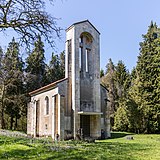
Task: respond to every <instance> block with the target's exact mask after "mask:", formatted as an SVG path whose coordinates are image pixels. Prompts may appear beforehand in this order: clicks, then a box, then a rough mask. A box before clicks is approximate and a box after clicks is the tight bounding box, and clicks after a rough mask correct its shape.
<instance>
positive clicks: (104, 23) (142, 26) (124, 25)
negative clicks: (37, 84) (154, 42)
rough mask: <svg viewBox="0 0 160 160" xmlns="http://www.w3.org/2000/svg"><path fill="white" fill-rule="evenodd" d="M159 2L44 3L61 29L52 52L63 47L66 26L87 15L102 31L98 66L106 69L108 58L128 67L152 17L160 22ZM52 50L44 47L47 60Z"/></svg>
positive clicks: (82, 0) (88, 0)
mask: <svg viewBox="0 0 160 160" xmlns="http://www.w3.org/2000/svg"><path fill="white" fill-rule="evenodd" d="M159 6H160V0H54V6H52V5H50V4H47V6H46V10H47V11H48V12H49V13H50V14H51V15H52V16H54V17H56V18H58V19H59V20H58V21H57V24H58V26H60V27H61V28H63V29H64V30H63V31H62V32H61V35H62V36H61V40H56V50H55V52H56V53H60V52H61V51H63V50H64V49H65V29H66V28H68V27H69V26H70V25H71V24H73V23H75V22H79V21H83V20H86V19H88V20H89V21H90V22H91V23H92V24H93V25H94V26H95V27H96V28H97V29H98V30H99V32H100V33H101V35H100V57H101V60H100V64H101V68H102V69H104V70H105V66H106V64H107V63H108V60H109V58H111V59H112V61H113V62H114V64H117V62H118V61H119V60H122V61H123V62H124V63H125V65H126V67H127V69H129V70H130V71H131V70H132V68H133V67H135V66H136V62H137V56H138V55H139V43H140V42H141V41H143V38H142V34H146V32H147V29H148V26H149V25H150V23H151V21H152V20H153V22H156V23H157V25H158V26H160V25H159V24H160V8H159ZM3 41H4V42H6V41H5V40H4V38H3ZM1 44H3V43H2V39H0V45H1ZM51 52H52V51H51V49H50V48H49V47H46V48H45V53H46V59H47V61H48V60H49V59H50V56H51Z"/></svg>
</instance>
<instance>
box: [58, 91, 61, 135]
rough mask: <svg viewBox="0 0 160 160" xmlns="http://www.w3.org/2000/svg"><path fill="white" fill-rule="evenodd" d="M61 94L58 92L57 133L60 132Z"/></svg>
mask: <svg viewBox="0 0 160 160" xmlns="http://www.w3.org/2000/svg"><path fill="white" fill-rule="evenodd" d="M60 102H61V96H60V95H59V94H58V134H59V135H60V133H61V108H60V107H61V105H60V104H61V103H60Z"/></svg>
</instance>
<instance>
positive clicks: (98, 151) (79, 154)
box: [0, 141, 149, 160]
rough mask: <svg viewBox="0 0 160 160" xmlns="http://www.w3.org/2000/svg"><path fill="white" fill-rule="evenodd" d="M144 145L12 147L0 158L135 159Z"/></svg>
mask: <svg viewBox="0 0 160 160" xmlns="http://www.w3.org/2000/svg"><path fill="white" fill-rule="evenodd" d="M52 146H54V145H52ZM147 149H149V148H146V146H145V145H143V144H139V143H134V144H132V143H120V142H107V141H106V142H103V143H102V142H96V143H81V144H75V146H73V147H71V148H69V149H68V148H63V147H61V146H60V147H59V149H58V150H50V149H47V146H43V144H42V145H40V146H37V147H36V148H29V149H27V150H22V149H12V150H10V151H5V152H4V153H3V154H1V155H0V159H3V160H5V159H16V160H22V159H34V160H54V159H55V160H64V159H66V160H67V159H70V160H75V159H76V160H88V159H97V160H103V159H104V160H105V159H107V160H137V157H135V155H137V154H136V153H137V152H138V151H139V150H141V152H143V151H145V152H147V151H146V150H147Z"/></svg>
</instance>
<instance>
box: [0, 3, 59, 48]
mask: <svg viewBox="0 0 160 160" xmlns="http://www.w3.org/2000/svg"><path fill="white" fill-rule="evenodd" d="M49 1H50V2H53V0H49ZM45 3H46V1H44V0H1V1H0V30H1V31H6V30H8V29H13V30H14V31H15V32H16V33H18V34H19V36H20V37H19V38H20V42H21V43H25V44H27V45H29V44H33V42H34V41H35V40H36V38H37V36H38V35H40V36H42V37H43V38H44V39H45V41H47V42H48V43H49V44H50V45H51V46H52V47H54V38H55V37H56V36H58V37H59V36H60V30H61V29H60V28H59V27H57V24H56V21H57V19H56V18H54V17H52V16H51V15H49V14H48V13H47V12H46V11H45V10H44V9H45Z"/></svg>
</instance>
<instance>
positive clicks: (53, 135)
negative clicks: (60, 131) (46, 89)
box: [51, 96, 55, 139]
mask: <svg viewBox="0 0 160 160" xmlns="http://www.w3.org/2000/svg"><path fill="white" fill-rule="evenodd" d="M54 109H55V97H54V96H53V97H52V131H51V133H52V139H55V130H54V123H55V119H54V118H55V116H54V114H55V113H54Z"/></svg>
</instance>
